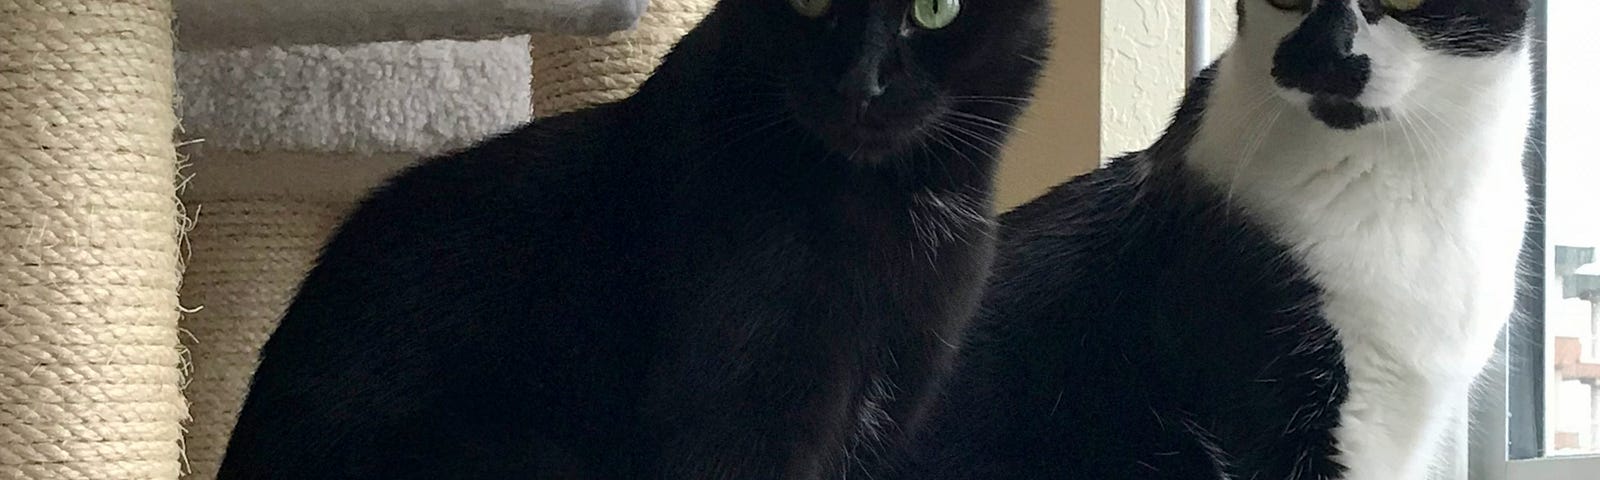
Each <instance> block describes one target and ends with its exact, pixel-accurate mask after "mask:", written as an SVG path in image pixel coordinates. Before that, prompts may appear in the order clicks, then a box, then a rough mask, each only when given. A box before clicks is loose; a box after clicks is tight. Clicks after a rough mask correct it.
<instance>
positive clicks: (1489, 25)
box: [1364, 0, 1532, 57]
mask: <svg viewBox="0 0 1600 480" xmlns="http://www.w3.org/2000/svg"><path fill="white" fill-rule="evenodd" d="M1364 1H1365V0H1364ZM1371 1H1378V0H1371ZM1530 8H1532V4H1531V3H1530V0H1430V1H1426V2H1423V3H1422V6H1421V8H1418V9H1416V10H1412V11H1409V12H1393V13H1392V15H1394V18H1395V20H1399V21H1400V22H1401V23H1404V24H1406V26H1408V27H1411V31H1412V32H1413V33H1415V34H1416V35H1417V36H1418V37H1419V38H1421V39H1422V41H1423V42H1425V43H1426V44H1427V45H1428V46H1429V47H1431V48H1434V49H1437V50H1440V51H1444V52H1448V53H1450V54H1453V55H1460V56H1466V57H1479V56H1486V55H1494V54H1497V53H1500V52H1504V51H1506V50H1509V49H1513V48H1520V46H1521V44H1522V43H1523V39H1524V38H1525V37H1526V35H1527V28H1528V21H1529V17H1528V10H1529V9H1530Z"/></svg>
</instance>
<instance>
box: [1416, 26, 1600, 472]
mask: <svg viewBox="0 0 1600 480" xmlns="http://www.w3.org/2000/svg"><path fill="white" fill-rule="evenodd" d="M1549 1H1550V0H1537V1H1535V2H1533V7H1534V14H1535V15H1534V19H1535V20H1534V24H1533V26H1532V29H1533V32H1532V36H1533V39H1534V41H1533V43H1532V45H1531V46H1530V48H1531V50H1532V51H1531V53H1532V56H1533V62H1534V83H1535V85H1536V86H1537V88H1535V111H1534V120H1533V124H1532V125H1531V126H1530V130H1529V131H1530V137H1531V138H1530V141H1529V142H1528V143H1529V149H1528V155H1527V160H1526V162H1525V170H1526V175H1527V178H1528V185H1529V189H1528V191H1529V195H1530V198H1531V202H1530V207H1529V213H1530V217H1529V218H1530V221H1529V223H1528V233H1527V239H1526V241H1525V242H1524V252H1523V255H1524V258H1525V259H1526V260H1527V261H1528V262H1529V266H1530V267H1533V268H1528V269H1525V271H1524V272H1523V273H1522V274H1521V275H1522V276H1523V278H1521V279H1520V280H1521V282H1520V285H1521V286H1520V287H1519V291H1518V292H1517V315H1516V317H1517V318H1515V319H1513V320H1512V321H1511V322H1510V323H1509V324H1508V325H1507V327H1506V330H1505V332H1504V333H1503V334H1502V335H1501V338H1500V343H1499V348H1498V349H1497V354H1496V355H1495V359H1494V361H1493V362H1491V364H1490V366H1489V368H1488V370H1487V371H1485V373H1484V375H1483V378H1482V379H1481V381H1480V385H1479V388H1478V391H1477V392H1474V395H1473V398H1474V399H1475V400H1476V401H1474V402H1473V403H1472V406H1471V409H1470V416H1469V418H1470V421H1469V422H1468V423H1469V425H1468V426H1467V428H1466V431H1465V432H1462V434H1463V435H1465V436H1466V437H1467V438H1468V440H1469V442H1468V447H1467V448H1465V449H1463V450H1464V452H1463V453H1465V454H1466V457H1467V459H1466V462H1464V463H1465V464H1466V468H1465V470H1466V471H1467V478H1469V479H1471V480H1600V455H1590V456H1581V455H1580V456H1562V457H1546V456H1545V445H1544V442H1545V431H1544V429H1545V412H1544V409H1545V403H1544V402H1545V396H1546V395H1547V385H1545V378H1546V372H1547V370H1548V366H1549V365H1550V364H1551V363H1552V361H1553V357H1552V355H1553V352H1551V351H1550V349H1549V348H1546V347H1547V345H1545V344H1544V338H1545V335H1544V333H1545V325H1544V320H1545V302H1546V299H1545V291H1544V290H1545V278H1544V277H1545V275H1546V273H1547V272H1546V267H1547V266H1548V264H1549V262H1550V261H1551V259H1550V257H1549V255H1550V252H1547V251H1546V247H1547V245H1546V243H1547V241H1546V240H1547V239H1546V236H1545V227H1544V223H1543V219H1544V218H1545V215H1544V214H1545V211H1546V210H1545V161H1546V157H1545V154H1546V151H1545V149H1544V148H1543V145H1544V144H1545V139H1546V132H1545V122H1546V105H1547V103H1546V102H1547V95H1546V93H1547V92H1546V88H1544V86H1545V85H1547V83H1546V78H1547V77H1546V69H1545V65H1546V62H1547V59H1548V55H1547V49H1546V40H1547V39H1548V38H1549V36H1548V32H1549V25H1548V22H1547V17H1546V15H1547V14H1548V12H1549V10H1548V7H1549V5H1548V3H1549ZM1513 373H1515V374H1513ZM1458 451H1459V450H1458ZM1460 470H1461V469H1459V468H1456V469H1448V468H1447V469H1445V471H1446V472H1451V471H1453V472H1457V473H1456V476H1459V473H1458V472H1459V471H1460ZM1583 472H1588V476H1582V473H1583Z"/></svg>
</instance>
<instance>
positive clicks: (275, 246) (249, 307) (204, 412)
mask: <svg viewBox="0 0 1600 480" xmlns="http://www.w3.org/2000/svg"><path fill="white" fill-rule="evenodd" d="M354 200H355V198H354V196H353V195H352V197H351V199H350V201H349V202H339V201H331V200H320V199H319V200H303V199H298V198H294V197H287V196H281V197H280V196H252V197H239V198H232V199H227V200H215V201H211V200H204V199H195V198H187V197H186V198H185V199H184V201H185V203H186V204H188V205H199V208H200V215H199V218H198V221H197V222H196V223H195V227H194V229H193V230H191V231H190V232H189V239H190V246H191V248H192V249H193V253H192V255H191V256H190V260H189V268H188V270H187V273H186V274H185V276H184V281H183V298H184V301H185V303H188V304H191V305H199V306H201V309H200V311H198V312H194V313H192V314H189V315H186V316H185V317H184V324H183V326H184V329H185V330H186V331H188V332H189V333H190V334H191V335H192V337H191V339H189V340H188V343H190V345H189V352H190V354H191V355H192V356H193V359H194V375H193V377H192V379H191V380H190V382H189V386H188V388H187V389H186V390H185V392H186V393H187V394H188V397H189V402H190V406H189V409H190V412H191V413H192V414H193V418H194V420H193V422H191V423H190V424H189V427H188V436H187V445H188V458H189V463H190V465H191V466H192V467H193V468H192V472H190V473H189V474H188V475H186V476H185V478H188V479H211V478H215V477H216V473H217V467H218V463H219V462H220V461H221V460H222V454H223V452H224V450H225V449H226V448H227V443H228V434H229V433H230V432H232V431H233V424H234V419H235V418H236V417H237V416H238V415H239V406H240V404H241V403H242V402H243V401H244V394H245V392H246V390H247V387H248V386H249V384H250V377H251V375H253V374H254V373H255V367H256V359H257V356H258V354H259V352H260V350H261V346H262V344H264V343H266V341H267V336H268V335H269V334H271V333H272V330H273V328H275V327H276V326H277V323H278V318H279V317H280V316H281V315H282V314H283V308H284V306H285V305H287V303H288V301H289V299H290V297H292V296H293V294H294V290H295V288H296V287H297V286H298V285H299V283H300V280H301V278H302V277H303V276H304V275H305V272H306V270H307V269H309V268H310V267H311V264H312V262H314V261H315V260H316V254H317V251H318V249H320V248H321V246H322V242H323V241H324V240H325V239H326V237H327V235H328V233H329V232H330V231H332V229H333V228H334V227H335V226H336V225H337V224H338V222H339V220H340V218H341V217H342V216H343V214H344V211H345V210H346V209H347V208H348V207H349V205H351V204H353V202H354Z"/></svg>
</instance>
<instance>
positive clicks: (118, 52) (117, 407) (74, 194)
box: [0, 0, 186, 480]
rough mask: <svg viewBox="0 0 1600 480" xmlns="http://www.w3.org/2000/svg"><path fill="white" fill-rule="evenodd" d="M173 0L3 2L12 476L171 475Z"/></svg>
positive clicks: (175, 463)
mask: <svg viewBox="0 0 1600 480" xmlns="http://www.w3.org/2000/svg"><path fill="white" fill-rule="evenodd" d="M171 22H172V6H171V1H170V0H0V478H7V479H11V478H41V479H108V480H143V479H163V480H171V479H176V478H177V477H178V472H179V470H180V464H181V458H182V452H181V451H180V443H179V442H180V440H181V438H182V430H181V422H182V420H183V419H184V417H185V415H186V413H185V406H184V400H183V395H182V393H181V392H180V388H181V377H182V373H181V371H180V364H181V356H180V354H179V345H178V314H179V305H178V279H179V268H180V267H179V264H180V262H179V249H178V245H179V243H178V236H179V228H180V227H179V226H180V223H179V221H178V218H179V217H178V206H177V202H176V201H175V199H174V196H173V182H174V179H175V177H176V174H177V171H176V170H177V162H176V157H175V154H174V145H173V142H172V134H173V129H174V126H175V125H176V124H177V119H176V117H175V115H174V114H173V108H172V103H173V60H172V37H171V35H172V29H171Z"/></svg>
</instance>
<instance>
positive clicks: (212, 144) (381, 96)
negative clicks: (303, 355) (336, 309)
mask: <svg viewBox="0 0 1600 480" xmlns="http://www.w3.org/2000/svg"><path fill="white" fill-rule="evenodd" d="M175 3H176V12H177V13H176V25H178V29H177V30H178V32H177V33H178V35H177V39H178V41H177V43H178V45H179V46H180V47H182V48H181V49H182V50H185V51H183V52H176V53H175V50H174V40H173V39H174V36H173V35H174V33H173V27H172V25H174V14H173V11H174V0H0V478H65V479H78V478H83V479H115V480H133V479H163V480H167V479H176V478H179V477H180V476H184V477H187V478H202V479H203V478H211V477H213V476H214V472H215V468H216V464H217V461H218V460H219V458H220V455H221V452H222V448H223V447H224V446H225V443H226V438H227V435H228V432H229V431H230V430H231V429H232V421H233V416H234V415H235V414H236V413H237V410H238V406H239V402H240V400H241V399H242V396H243V392H244V388H245V386H246V385H247V384H248V381H249V377H250V375H251V373H252V372H253V370H254V360H255V356H256V354H257V352H258V350H259V348H260V346H261V344H262V343H263V342H264V341H265V339H266V337H267V335H268V333H269V332H270V331H271V329H272V328H273V325H274V324H275V322H276V320H277V318H278V315H279V314H280V311H281V308H282V307H283V304H284V302H285V301H287V299H288V298H289V297H290V296H291V294H292V291H293V288H294V286H295V284H296V283H297V282H298V280H299V276H300V275H301V274H302V273H303V272H304V271H305V269H306V268H308V267H309V266H310V264H311V262H312V261H313V259H314V256H315V252H316V249H317V248H318V247H319V246H320V244H321V242H322V241H323V239H324V238H325V236H326V235H327V233H328V232H329V230H330V229H331V228H332V227H333V226H334V225H336V224H337V222H338V220H339V219H340V217H341V216H342V215H343V213H344V211H345V210H346V209H348V208H349V206H350V205H351V204H352V203H353V202H354V201H355V199H357V198H358V197H359V196H360V194H361V193H362V192H363V191H364V190H365V189H366V188H369V187H370V186H372V185H374V184H375V183H377V182H378V181H380V180H381V179H382V178H384V177H385V176H386V175H388V174H390V173H392V172H393V171H394V170H396V169H398V168H402V167H404V166H405V165H408V164H410V163H411V162H412V161H414V159H416V158H418V157H421V156H424V155H427V154H431V153H436V152H438V151H442V150H446V149H450V148H454V147H458V146H461V145H464V144H466V143H469V142H470V141H472V140H473V139H475V138H478V137H481V136H483V135H486V134H489V133H493V132H494V131H497V130H501V129H504V128H509V127H510V126H511V125H514V124H515V123H518V122H520V121H522V120H524V119H526V118H528V116H529V109H528V108H527V107H528V105H529V103H531V104H532V106H533V108H532V111H533V112H536V113H537V114H538V115H540V116H543V115H548V114H554V113H558V112H564V111H569V110H572V109H575V108H581V107H582V106H585V105H589V104H592V103H594V102H600V101H609V100H614V99H617V98H621V97H623V96H625V95H627V94H628V93H629V92H631V91H632V89H633V88H634V87H635V86H636V85H637V84H638V82H640V81H642V80H643V79H644V78H645V77H646V76H647V75H648V73H649V72H650V70H651V69H653V68H654V66H655V64H656V62H657V61H658V59H659V57H660V55H661V54H663V53H664V52H665V51H666V50H667V49H668V48H669V47H670V45H671V44H672V43H673V42H674V41H676V39H677V38H678V37H679V36H681V35H682V34H683V33H684V32H685V31H686V30H687V29H688V28H690V27H691V26H692V25H693V24H694V23H695V22H696V21H698V19H699V18H700V17H701V16H702V15H704V14H705V12H706V11H708V10H709V8H710V5H711V4H712V3H713V1H712V0H656V1H653V2H650V4H649V6H648V8H646V9H644V11H643V13H642V16H641V13H640V11H639V9H638V8H633V9H632V10H629V9H630V8H631V7H630V5H634V6H642V5H643V4H644V0H573V1H568V0H563V1H561V2H549V1H546V0H495V1H485V0H383V1H377V0H360V1H354V0H353V1H350V2H321V1H315V0H284V1H282V2H261V1H257V0H175ZM601 4H609V5H601ZM441 6H442V7H441ZM552 6H566V7H570V8H575V9H579V10H582V11H583V12H588V13H587V14H586V15H590V16H588V17H582V18H584V19H586V20H583V21H581V22H578V23H574V22H572V21H566V22H564V23H563V22H556V23H555V24H554V25H565V26H566V27H564V28H568V30H563V29H562V28H557V27H552V26H551V25H552V24H549V23H548V20H549V19H548V18H543V17H540V16H539V15H522V16H520V17H519V16H517V15H514V14H516V13H517V12H522V13H527V12H529V11H531V10H529V9H540V8H543V9H547V10H548V9H549V8H553V7H552ZM277 7H285V8H277ZM318 8H326V10H323V11H320V12H321V13H322V14H321V15H318V12H319V10H317V9H318ZM363 8H367V10H363ZM409 8H415V9H416V10H415V11H413V12H412V13H416V12H424V13H427V12H431V13H427V14H426V15H421V14H416V15H410V16H405V15H401V14H404V13H405V12H403V10H406V9H409ZM374 9H376V10H374ZM429 9H431V10H429ZM519 9H520V10H519ZM579 10H570V11H568V13H570V14H572V15H579V17H581V15H580V14H579V13H573V12H578V11H579ZM397 11H400V12H399V14H397V13H396V12H397ZM630 11H631V12H632V13H628V12H630ZM308 12H310V13H309V15H312V16H313V17H320V18H322V19H323V20H325V21H326V23H322V24H315V25H312V26H308V25H311V24H307V23H306V22H305V21H304V20H305V18H306V17H305V16H306V15H308ZM440 12H445V13H440ZM450 12H455V13H453V14H452V13H450ZM595 12H601V13H595ZM605 12H610V13H605ZM616 12H622V16H620V17H619V16H617V15H616ZM380 13H381V14H380ZM189 14H192V15H193V18H191V17H190V16H189ZM295 15H300V16H301V17H296V16H295ZM397 15H398V16H397ZM628 15H632V16H631V17H630V16H628ZM579 17H571V18H579ZM297 18H299V19H300V20H296V19H297ZM396 18H408V19H412V20H408V21H407V23H404V24H403V25H402V24H397V23H396V22H398V20H395V19H396ZM418 18H421V19H428V20H429V21H422V22H419V21H416V19H418ZM475 18H478V19H481V18H496V19H500V20H497V21H496V22H478V21H474V20H473V19H475ZM506 18H514V19H522V20H519V21H505V20H504V19H506ZM228 22H235V23H237V22H248V23H249V24H248V25H244V24H238V25H233V26H230V25H229V23H228ZM275 22H276V23H275ZM430 22H434V23H430ZM541 22H546V23H541ZM274 24H277V25H279V26H278V27H273V26H272V25H274ZM580 24H581V25H580ZM462 25H468V26H471V27H472V28H471V29H464V27H462ZM630 26H632V29H631V30H627V31H620V32H616V33H609V34H603V35H597V34H596V33H598V32H605V31H614V30H617V29H621V28H628V27H630ZM234 27H236V28H234ZM313 27H314V28H313ZM274 31H281V32H283V36H282V37H281V38H279V37H273V36H271V34H270V32H274ZM535 31H543V32H544V33H539V34H536V35H534V37H533V40H532V46H531V55H530V53H529V52H530V48H529V45H528V43H524V42H523V41H522V40H492V39H494V38H499V37H503V36H505V35H510V34H517V33H523V32H535ZM229 32H255V33H252V34H249V35H246V34H244V33H240V34H238V35H229V34H228V33H229ZM263 32H265V33H263ZM574 34H582V35H574ZM441 38H449V39H464V40H472V39H482V40H481V41H477V42H472V43H471V44H468V43H446V42H436V41H434V42H430V41H422V42H416V41H415V40H421V39H441ZM374 40H407V41H408V42H403V43H386V44H357V42H366V41H374ZM318 43H322V44H331V45H332V46H328V45H321V46H319V45H315V44H318ZM175 55H176V58H177V60H176V61H175V60H174V58H175ZM175 65H176V68H175ZM244 67H248V68H244ZM397 72H398V73H397ZM423 72H434V73H432V74H427V75H424V73H423ZM530 72H531V73H530ZM230 75H237V76H230ZM175 79H176V81H175ZM230 85H232V87H230ZM530 86H531V89H530V88H529V87H530ZM251 95H255V96H251ZM274 95H276V97H274ZM175 96H176V97H178V98H181V99H182V100H181V101H179V102H177V103H176V104H177V105H178V108H177V109H176V110H175V108H174V104H175V102H174V98H175ZM330 105H331V107H330ZM319 107H328V108H321V109H319ZM269 108H278V110H270V109H269ZM351 112H359V113H362V114H363V115H368V116H370V117H372V118H367V120H369V121H367V122H364V123H363V122H360V121H357V120H361V119H360V118H355V119H352V118H347V117H341V116H340V115H349V114H350V113H351ZM486 112H487V113H486ZM178 114H182V116H183V117H184V122H183V126H182V127H181V128H178V117H179V115H178ZM363 125H364V126H363ZM174 132H177V133H176V134H174ZM175 138H176V140H175ZM180 144H181V145H186V146H182V147H180V146H179V145H180ZM180 153H181V155H180ZM180 158H183V159H184V161H183V162H180V161H179V159H180ZM180 163H183V164H185V167H184V168H182V169H180V168H179V165H180ZM175 186H181V187H182V188H178V189H175ZM175 191H176V192H181V193H177V194H175ZM180 205H182V207H181V208H180ZM183 232H187V235H186V236H185V235H184V234H183ZM180 281H181V284H182V287H181V295H180V287H179V285H180ZM180 318H181V320H180Z"/></svg>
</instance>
